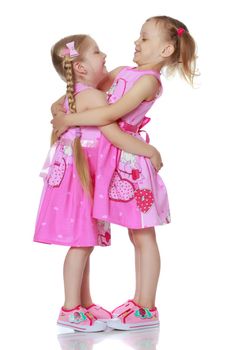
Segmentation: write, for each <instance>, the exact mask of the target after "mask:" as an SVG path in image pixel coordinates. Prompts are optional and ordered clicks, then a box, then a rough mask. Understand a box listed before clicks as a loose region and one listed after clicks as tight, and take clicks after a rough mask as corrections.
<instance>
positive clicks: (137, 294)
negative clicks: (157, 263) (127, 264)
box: [128, 229, 140, 303]
mask: <svg viewBox="0 0 233 350" xmlns="http://www.w3.org/2000/svg"><path fill="white" fill-rule="evenodd" d="M128 232H129V239H130V241H131V242H132V244H133V245H134V254H135V278H136V289H135V294H134V298H133V300H134V301H135V303H139V297H140V251H139V249H136V246H135V243H134V237H133V232H132V230H131V229H129V230H128Z"/></svg>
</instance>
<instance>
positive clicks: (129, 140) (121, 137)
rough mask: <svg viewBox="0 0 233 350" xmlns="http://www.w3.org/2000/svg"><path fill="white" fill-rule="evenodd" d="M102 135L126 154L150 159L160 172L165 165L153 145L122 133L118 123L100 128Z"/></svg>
mask: <svg viewBox="0 0 233 350" xmlns="http://www.w3.org/2000/svg"><path fill="white" fill-rule="evenodd" d="M99 129H100V131H101V132H102V134H103V135H104V136H105V137H106V138H107V139H108V140H109V141H110V142H111V143H112V144H113V145H114V146H115V147H117V148H120V149H122V150H123V151H125V152H128V153H131V154H136V155H139V156H143V157H147V158H150V160H151V162H152V164H153V166H154V168H155V169H156V170H157V171H159V170H160V169H161V167H162V165H163V163H162V158H161V155H160V153H159V151H158V150H157V149H156V148H155V147H153V146H152V145H150V144H148V143H146V142H144V141H141V140H139V139H137V138H136V137H134V136H131V135H129V134H127V133H126V132H124V131H122V130H121V129H120V127H119V125H118V124H117V123H112V124H109V125H105V126H101V127H99Z"/></svg>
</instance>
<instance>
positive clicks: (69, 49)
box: [61, 41, 79, 57]
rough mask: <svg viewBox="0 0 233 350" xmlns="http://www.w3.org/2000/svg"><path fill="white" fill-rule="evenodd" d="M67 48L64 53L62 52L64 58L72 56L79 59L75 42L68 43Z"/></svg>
mask: <svg viewBox="0 0 233 350" xmlns="http://www.w3.org/2000/svg"><path fill="white" fill-rule="evenodd" d="M66 47H67V48H65V49H63V50H62V52H61V54H62V56H63V57H64V56H67V55H68V56H70V57H77V56H79V53H78V51H77V50H76V49H75V47H74V41H71V42H70V43H67V44H66Z"/></svg>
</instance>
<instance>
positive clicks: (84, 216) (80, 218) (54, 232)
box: [34, 83, 111, 247]
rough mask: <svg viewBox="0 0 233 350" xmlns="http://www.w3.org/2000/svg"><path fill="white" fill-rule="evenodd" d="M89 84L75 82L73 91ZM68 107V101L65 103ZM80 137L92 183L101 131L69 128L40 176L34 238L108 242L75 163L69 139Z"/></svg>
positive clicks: (71, 242) (104, 225) (93, 243)
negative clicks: (39, 197)
mask: <svg viewBox="0 0 233 350" xmlns="http://www.w3.org/2000/svg"><path fill="white" fill-rule="evenodd" d="M87 88H89V87H87V86H85V85H83V84H80V83H78V84H76V89H75V91H76V94H78V93H79V92H81V91H83V90H85V89H87ZM65 105H66V108H67V110H68V102H67V101H66V102H65ZM77 136H79V137H80V141H81V145H82V147H83V150H84V153H85V155H86V157H87V160H88V164H89V169H90V174H91V177H92V180H93V183H94V182H95V173H96V165H97V154H98V146H99V140H100V136H101V133H100V131H99V130H98V128H97V127H81V128H72V129H69V130H68V131H67V132H66V133H64V134H63V135H62V136H61V137H60V139H59V140H58V141H57V142H56V143H55V144H54V145H53V146H52V148H51V149H50V152H49V155H48V158H47V160H46V163H45V165H44V168H43V170H42V173H41V175H42V176H43V177H44V188H43V192H42V196H41V201H40V207H39V211H38V216H37V222H36V228H35V235H34V241H36V242H41V243H50V244H59V245H66V246H73V247H88V246H97V245H99V246H108V245H110V239H111V235H110V227H109V224H108V223H107V222H105V221H102V220H96V219H93V218H92V209H93V203H92V201H91V200H90V198H89V197H88V195H87V194H86V193H85V192H84V191H83V189H82V186H81V183H80V180H79V177H78V175H77V172H76V167H75V165H74V159H73V154H72V153H73V151H72V142H73V140H74V139H75V138H76V137H77Z"/></svg>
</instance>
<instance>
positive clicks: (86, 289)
mask: <svg viewBox="0 0 233 350" xmlns="http://www.w3.org/2000/svg"><path fill="white" fill-rule="evenodd" d="M92 304H93V301H92V298H91V292H90V256H89V257H88V259H87V262H86V266H85V270H84V272H83V280H82V286H81V305H82V306H83V307H88V306H90V305H92Z"/></svg>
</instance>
